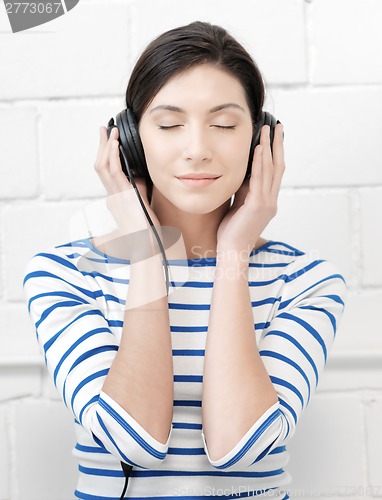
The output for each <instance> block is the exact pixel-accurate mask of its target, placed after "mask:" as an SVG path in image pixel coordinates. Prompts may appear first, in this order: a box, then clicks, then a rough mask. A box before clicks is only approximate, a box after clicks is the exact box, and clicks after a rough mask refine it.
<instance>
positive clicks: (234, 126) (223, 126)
mask: <svg viewBox="0 0 382 500" xmlns="http://www.w3.org/2000/svg"><path fill="white" fill-rule="evenodd" d="M212 127H217V128H222V129H225V130H235V128H236V125H212Z"/></svg>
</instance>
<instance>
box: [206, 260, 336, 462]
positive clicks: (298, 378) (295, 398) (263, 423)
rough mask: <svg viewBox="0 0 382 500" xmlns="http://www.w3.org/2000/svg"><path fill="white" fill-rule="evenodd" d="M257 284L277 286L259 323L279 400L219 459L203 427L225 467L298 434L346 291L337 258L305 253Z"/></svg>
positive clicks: (267, 451)
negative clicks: (268, 313)
mask: <svg viewBox="0 0 382 500" xmlns="http://www.w3.org/2000/svg"><path fill="white" fill-rule="evenodd" d="M250 285H251V283H250ZM253 285H255V286H258V287H259V288H261V286H262V285H270V286H273V288H274V290H276V289H278V294H277V296H273V297H264V299H266V300H267V301H273V303H274V306H275V310H274V311H275V312H274V313H273V314H272V318H268V321H266V322H265V324H263V325H261V327H260V329H262V332H261V335H260V336H259V341H258V348H259V353H260V356H261V359H262V361H263V363H264V366H265V368H266V370H267V372H268V375H269V377H270V380H271V382H272V383H273V386H274V388H275V390H276V392H277V395H278V401H277V402H276V403H275V404H274V405H273V406H272V407H270V408H269V409H268V410H267V411H266V412H265V413H264V414H263V415H262V416H261V417H260V418H259V419H258V420H257V421H256V422H255V423H254V424H253V426H252V427H251V428H250V429H249V430H248V432H247V433H246V434H245V435H244V436H243V438H242V439H241V440H240V442H239V443H238V444H237V445H236V446H235V447H234V448H233V449H232V450H231V451H230V452H229V453H227V454H226V455H225V456H224V457H222V458H221V459H220V460H216V461H213V460H211V459H210V457H209V454H208V449H207V445H206V441H205V439H204V435H203V433H202V437H203V442H204V449H205V451H206V454H207V456H208V459H209V461H210V463H211V464H212V465H213V466H214V467H215V468H217V469H221V470H227V471H230V470H243V469H244V468H246V467H249V466H250V465H251V464H254V463H256V462H260V461H261V460H262V459H263V458H264V457H266V456H267V455H269V454H272V452H273V451H276V448H279V447H282V446H284V445H285V443H286V442H287V441H288V440H289V439H290V437H291V436H292V435H293V434H294V432H295V429H296V426H297V424H298V421H299V419H300V417H301V415H302V413H303V411H304V409H305V407H306V405H307V404H308V402H309V400H310V398H311V397H312V395H313V393H314V391H315V389H316V387H317V384H318V381H319V376H320V374H321V372H322V370H323V369H324V367H325V363H326V361H327V357H328V353H329V351H330V348H331V346H332V344H333V341H334V339H335V335H336V330H337V326H338V322H339V319H340V317H341V315H342V313H343V308H344V297H345V294H346V284H345V281H344V279H343V277H342V276H341V275H340V274H339V273H338V272H337V269H336V268H335V266H334V265H333V264H331V263H329V262H327V261H322V260H315V261H311V260H309V259H308V258H306V257H301V258H298V259H297V260H295V261H294V262H293V263H291V264H290V265H289V266H287V267H286V269H285V272H284V273H283V274H281V275H278V276H277V278H276V279H274V280H270V281H269V282H267V281H264V282H263V283H261V281H259V282H257V283H253ZM275 295H276V294H275ZM257 304H259V302H257ZM254 319H255V323H256V317H255V318H254Z"/></svg>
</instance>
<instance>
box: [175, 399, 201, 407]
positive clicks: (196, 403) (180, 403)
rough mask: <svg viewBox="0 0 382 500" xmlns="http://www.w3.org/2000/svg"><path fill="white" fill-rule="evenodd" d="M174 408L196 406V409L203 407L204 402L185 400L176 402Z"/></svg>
mask: <svg viewBox="0 0 382 500" xmlns="http://www.w3.org/2000/svg"><path fill="white" fill-rule="evenodd" d="M174 406H195V407H199V406H200V407H201V406H202V402H201V401H192V400H191V401H187V400H185V399H181V400H174Z"/></svg>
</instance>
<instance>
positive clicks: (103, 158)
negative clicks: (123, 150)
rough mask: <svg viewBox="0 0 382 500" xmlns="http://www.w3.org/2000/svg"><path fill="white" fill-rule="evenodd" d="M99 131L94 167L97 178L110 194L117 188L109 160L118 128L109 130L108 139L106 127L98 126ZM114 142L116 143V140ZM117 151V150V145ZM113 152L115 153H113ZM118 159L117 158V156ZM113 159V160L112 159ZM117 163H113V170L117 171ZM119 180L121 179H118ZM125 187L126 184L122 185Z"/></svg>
mask: <svg viewBox="0 0 382 500" xmlns="http://www.w3.org/2000/svg"><path fill="white" fill-rule="evenodd" d="M99 132H100V147H99V151H98V155H97V159H96V163H95V165H94V168H95V170H96V172H97V174H98V176H99V178H100V179H101V181H102V184H103V185H104V187H105V188H106V191H107V192H108V193H109V194H111V193H114V192H116V191H117V190H118V189H119V188H118V186H117V185H116V183H115V180H114V179H113V178H112V176H111V174H110V168H111V165H110V160H111V157H112V144H113V141H115V140H116V137H118V129H117V128H116V127H114V128H113V129H112V130H111V133H110V137H109V139H108V138H107V129H106V127H100V129H99ZM116 144H117V145H118V141H116ZM117 152H118V147H117ZM114 154H115V153H114ZM118 160H119V158H118ZM114 161H115V160H114ZM117 167H118V165H115V163H114V172H116V171H117ZM119 180H121V179H119ZM124 188H125V189H126V185H125V186H124Z"/></svg>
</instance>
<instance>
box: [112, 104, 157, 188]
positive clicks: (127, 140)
mask: <svg viewBox="0 0 382 500" xmlns="http://www.w3.org/2000/svg"><path fill="white" fill-rule="evenodd" d="M116 124H117V127H118V131H119V139H120V145H121V147H122V148H123V152H124V153H125V156H126V159H127V162H128V164H129V165H128V166H129V170H130V171H131V173H132V175H134V176H135V177H143V178H144V179H146V180H149V181H151V179H150V175H149V173H148V168H147V163H146V158H145V153H144V150H143V145H142V141H141V138H140V137H139V133H138V126H137V122H136V120H135V117H134V115H133V113H132V111H131V110H130V109H129V108H127V109H124V110H123V111H121V112H120V113H118V115H117V116H116ZM121 163H122V162H121ZM122 170H123V171H124V173H125V174H126V175H127V176H128V172H127V168H126V166H125V165H124V162H123V163H122Z"/></svg>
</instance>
